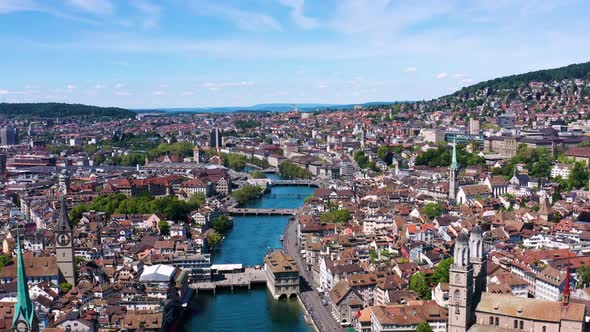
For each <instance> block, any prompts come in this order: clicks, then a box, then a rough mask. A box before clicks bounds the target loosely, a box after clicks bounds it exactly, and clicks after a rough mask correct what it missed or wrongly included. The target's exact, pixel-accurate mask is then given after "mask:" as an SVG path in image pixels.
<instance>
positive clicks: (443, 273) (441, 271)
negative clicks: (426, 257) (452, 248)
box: [432, 257, 453, 284]
mask: <svg viewBox="0 0 590 332" xmlns="http://www.w3.org/2000/svg"><path fill="white" fill-rule="evenodd" d="M451 264H453V258H452V257H448V258H445V259H443V260H442V261H441V262H440V263H438V265H437V266H436V268H434V273H433V274H432V281H433V283H434V284H438V283H439V282H449V270H450V269H451Z"/></svg>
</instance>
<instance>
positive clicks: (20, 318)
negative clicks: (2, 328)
mask: <svg viewBox="0 0 590 332" xmlns="http://www.w3.org/2000/svg"><path fill="white" fill-rule="evenodd" d="M16 262H17V263H16V264H17V266H16V278H17V282H16V284H17V286H16V292H17V293H16V304H15V305H14V318H13V319H12V327H11V328H10V331H11V332H38V331H39V320H38V318H37V315H36V314H35V307H34V306H33V302H32V301H31V298H30V296H29V286H28V283H27V275H26V273H25V261H24V259H23V253H22V251H21V248H20V233H19V231H18V228H17V229H16Z"/></svg>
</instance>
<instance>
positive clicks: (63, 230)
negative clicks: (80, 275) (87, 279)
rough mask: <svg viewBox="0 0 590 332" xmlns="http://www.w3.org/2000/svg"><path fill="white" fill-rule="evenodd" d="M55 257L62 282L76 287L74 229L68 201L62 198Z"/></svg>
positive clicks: (57, 224) (56, 234) (56, 227)
mask: <svg viewBox="0 0 590 332" xmlns="http://www.w3.org/2000/svg"><path fill="white" fill-rule="evenodd" d="M54 231H55V256H56V258H57V267H58V268H59V272H61V276H62V278H61V279H62V280H65V281H66V282H67V283H68V284H70V285H72V286H75V285H76V258H75V256H74V244H73V238H74V234H73V233H72V227H71V226H70V220H69V218H68V210H67V209H66V201H65V199H64V197H63V196H62V197H61V202H60V211H59V219H58V220H57V223H56V225H55V229H54Z"/></svg>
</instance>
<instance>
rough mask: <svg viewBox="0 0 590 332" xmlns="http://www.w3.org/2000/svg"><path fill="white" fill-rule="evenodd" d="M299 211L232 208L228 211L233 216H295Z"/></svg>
mask: <svg viewBox="0 0 590 332" xmlns="http://www.w3.org/2000/svg"><path fill="white" fill-rule="evenodd" d="M297 211H298V209H257V208H230V209H228V210H227V212H229V214H231V215H233V216H236V215H237V216H260V215H263V216H293V215H295V214H296V213H297Z"/></svg>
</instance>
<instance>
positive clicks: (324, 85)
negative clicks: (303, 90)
mask: <svg viewBox="0 0 590 332" xmlns="http://www.w3.org/2000/svg"><path fill="white" fill-rule="evenodd" d="M327 87H328V84H326V83H320V84H318V89H326V88H327Z"/></svg>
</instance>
